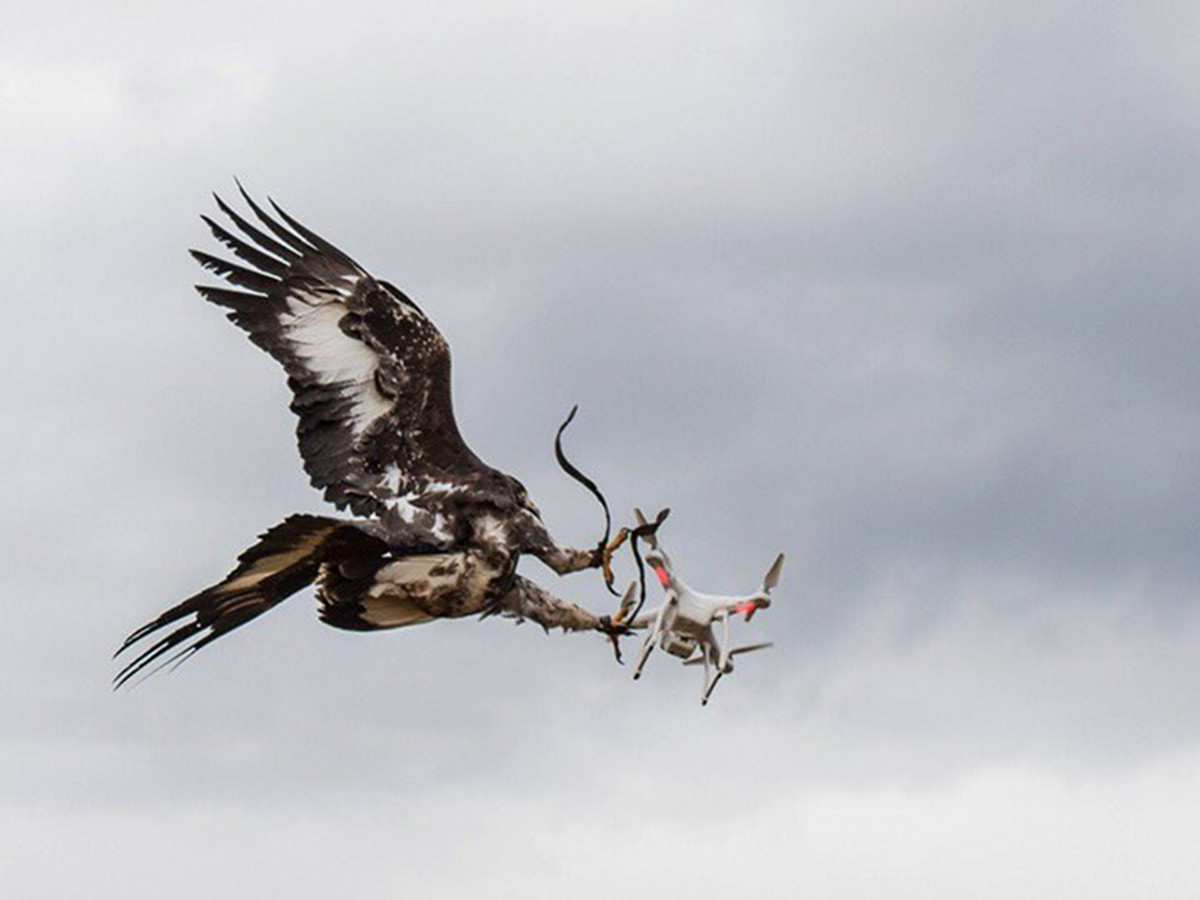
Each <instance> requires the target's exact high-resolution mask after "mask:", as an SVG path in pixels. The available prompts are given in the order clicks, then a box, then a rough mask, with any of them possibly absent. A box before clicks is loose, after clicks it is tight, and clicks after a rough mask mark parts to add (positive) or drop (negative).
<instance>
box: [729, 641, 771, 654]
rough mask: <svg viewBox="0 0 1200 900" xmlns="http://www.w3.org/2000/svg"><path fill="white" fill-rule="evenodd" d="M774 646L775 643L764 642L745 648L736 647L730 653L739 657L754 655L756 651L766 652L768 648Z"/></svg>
mask: <svg viewBox="0 0 1200 900" xmlns="http://www.w3.org/2000/svg"><path fill="white" fill-rule="evenodd" d="M774 646H775V642H774V641H764V642H763V643H761V644H746V645H745V646H744V647H734V648H733V649H732V650H730V651H729V655H730V656H737V655H738V654H739V653H753V652H754V651H755V650H766V649H767V648H768V647H774Z"/></svg>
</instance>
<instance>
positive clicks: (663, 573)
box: [654, 566, 671, 587]
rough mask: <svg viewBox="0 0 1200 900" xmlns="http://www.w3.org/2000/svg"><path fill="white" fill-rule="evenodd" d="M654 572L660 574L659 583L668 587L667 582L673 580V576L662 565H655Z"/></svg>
mask: <svg viewBox="0 0 1200 900" xmlns="http://www.w3.org/2000/svg"><path fill="white" fill-rule="evenodd" d="M654 574H655V575H657V576H658V583H659V584H661V585H662V586H663V587H666V586H667V582H668V581H670V580H671V577H670V576H669V575H668V574H667V570H666V569H664V568H663V567H662V566H655V567H654Z"/></svg>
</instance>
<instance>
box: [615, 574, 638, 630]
mask: <svg viewBox="0 0 1200 900" xmlns="http://www.w3.org/2000/svg"><path fill="white" fill-rule="evenodd" d="M637 589H638V583H637V582H636V581H631V582H629V587H627V588H625V595H624V596H623V597H621V602H620V603H619V604H618V605H617V611H616V612H615V613H614V614H613V624H614V625H624V624H625V621H626V618H627V617H628V615H629V612H630V610H632V609H633V608H634V606H636V605H637Z"/></svg>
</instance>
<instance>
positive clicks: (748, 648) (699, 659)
mask: <svg viewBox="0 0 1200 900" xmlns="http://www.w3.org/2000/svg"><path fill="white" fill-rule="evenodd" d="M774 646H775V642H774V641H765V642H763V643H761V644H746V645H745V646H744V647H734V648H733V649H732V650H730V651H729V655H730V656H737V655H738V654H739V653H753V652H754V651H755V650H766V649H767V648H768V647H774ZM684 665H685V666H702V665H704V654H703V653H701V654H700V655H699V656H693V657H692V658H691V659H689V660H686V661H685V662H684Z"/></svg>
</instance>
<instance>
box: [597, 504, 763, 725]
mask: <svg viewBox="0 0 1200 900" xmlns="http://www.w3.org/2000/svg"><path fill="white" fill-rule="evenodd" d="M634 515H635V516H637V520H638V524H639V526H640V527H639V529H637V530H638V531H640V532H643V537H644V539H645V541H646V543H648V544H649V545H650V552H649V553H647V554H646V564H647V565H649V566H650V568H651V570H653V572H654V574H655V576H657V578H658V583H659V584H660V585H662V588H663V592H664V596H663V602H662V605H661V606H659V607H658V608H657V609H653V610H650V611H648V612H646V613H643V614H642V615H635V616H634V618H633V620H632V621H628V622H626V621H625V619H626V617H627V616H628V615H629V613H630V612H631V611H632V610H633V606H634V602H633V601H634V595H635V592H636V589H637V586H638V585H637V582H634V583H633V584H631V585H630V586H629V589H628V590H627V591H626V592H625V596H624V597H623V598H622V601H621V606H620V609H619V610H618V612H617V614H616V615H615V616H614V617H613V618H614V622H615V624H618V625H619V624H622V623H623V624H625V625H626V626H627V627H629V628H646V627H649V629H650V631H649V633H648V634H647V635H646V639H645V641H644V642H643V643H642V650H641V653H640V654H639V655H638V661H637V665H636V666H635V667H634V670H633V677H634V678H640V677H641V674H642V668H643V666H645V665H646V660H647V659H648V658H649V657H650V653H651V651H652V650H654V647H655V645H656V644H657V645H658V646H660V647H662V649H663V650H665V651H666V652H667V653H670V654H671V655H672V656H677V657H679V658H680V659H682V660H683V664H684V665H685V666H698V665H703V666H704V686H703V689H702V690H701V693H700V705H701V706H707V705H708V698H709V697H710V696H712V692H713V688H715V687H716V686H717V682H718V681H720V680H721V676H722V675H727V674H729V673H730V672H732V671H733V657H735V656H738V655H739V654H742V653H750V652H752V651H754V650H765V649H766V648H767V647H772V646H774V644H773V643H772V642H767V643H762V644H747V645H745V646H741V647H730V646H729V618H730V616H732V615H737V614H744V615H745V616H746V621H747V622H748V621H750V619H751V617H752V616H753V615H754V614H755V613H756V612H757V611H758V610H760V609H766V608H767V607H768V606H770V605H771V589H772V588H774V587H775V586H776V585H777V584H779V574H780V572H781V571H782V570H783V554H782V553H780V554H779V555H778V556H777V557H775V562H774V563H772V564H771V568H769V569H768V570H767V574H766V575H765V576H764V577H763V581H762V586H761V587H760V588H759V589H758V590H757V591H756V592H755V593H753V594H751V595H750V596H748V597H747V596H741V597H728V596H717V595H714V594H701V593H700V592H699V591H694V590H692V589H691V588H690V587H688V586H687V585H686V584H684V583H683V581H681V580H680V579H679V578H678V577H677V576H676V575H675V572H674V570H673V567H672V565H671V558H670V557H669V556H667V554H666V551H664V550H663V549H662V547H661V546H659V542H658V538H657V536H656V535H655V534H654V533H653V531H652V530H650V529H649V527H648V524H647V522H646V517H645V516H644V515H643V514H642V511H641V510H640V509H635V510H634ZM664 518H665V511H664V513H660V514H659V517H658V522H657V523H656V525H657V524H660V523H661V522H662V520H663V519H664ZM647 532H648V533H647ZM718 622H719V623H720V624H721V631H722V635H721V640H717V635H716V631H715V628H716V625H717V623H718ZM697 648H699V650H700V654H699V655H698V656H697V655H695V654H696V649H697Z"/></svg>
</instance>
